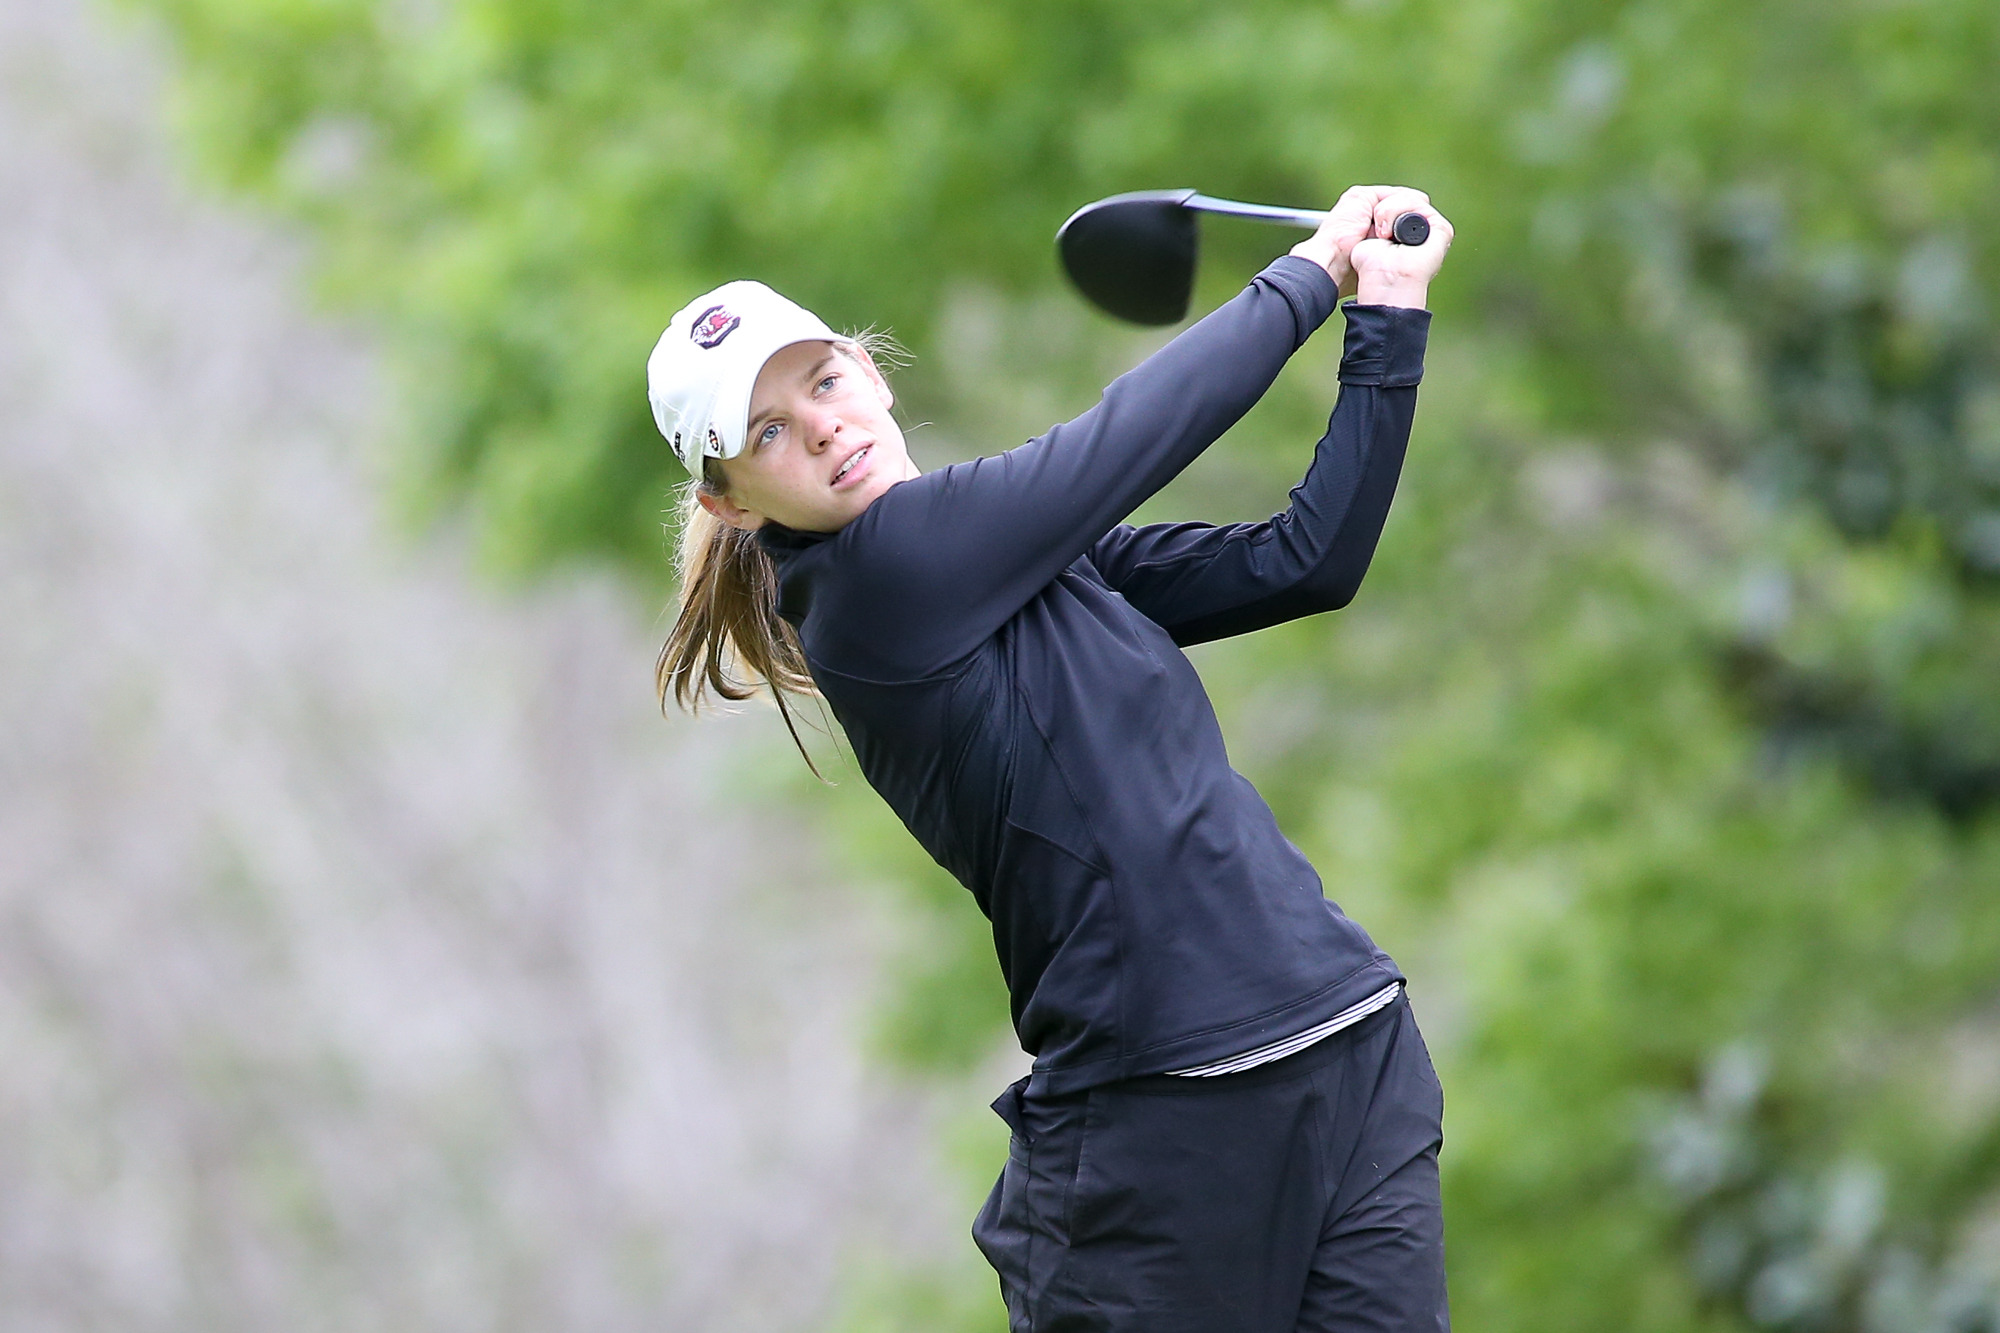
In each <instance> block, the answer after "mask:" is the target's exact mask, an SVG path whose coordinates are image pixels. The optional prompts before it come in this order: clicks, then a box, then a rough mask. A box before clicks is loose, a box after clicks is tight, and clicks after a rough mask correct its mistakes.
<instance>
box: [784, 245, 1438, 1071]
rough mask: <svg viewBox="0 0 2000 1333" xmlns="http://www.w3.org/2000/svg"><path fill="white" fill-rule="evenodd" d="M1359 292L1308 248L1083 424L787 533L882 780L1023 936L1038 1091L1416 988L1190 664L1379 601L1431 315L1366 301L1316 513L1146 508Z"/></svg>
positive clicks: (1024, 1032)
mask: <svg viewBox="0 0 2000 1333" xmlns="http://www.w3.org/2000/svg"><path fill="white" fill-rule="evenodd" d="M1337 301H1338V294H1337V292H1336V290H1335V288H1334V285H1333V282H1332V280H1331V279H1330V278H1328V276H1327V274H1326V272H1325V270H1323V269H1321V268H1320V267H1319V266H1318V265H1316V264H1312V263H1310V262H1308V261H1305V260H1299V259H1293V258H1289V257H1288V258H1284V259H1280V260H1278V261H1277V262H1276V263H1274V264H1272V265H1271V266H1270V267H1269V268H1267V269H1266V270H1265V271H1264V272H1263V273H1261V274H1259V275H1258V276H1257V278H1256V279H1255V280H1254V281H1253V282H1252V283H1251V284H1250V285H1249V287H1247V288H1245V289H1244V291H1243V292H1242V293H1241V294H1240V295H1238V296H1237V297H1236V298H1235V299H1233V300H1232V301H1230V302H1229V303H1228V304H1227V305H1225V306H1223V307H1222V308H1221V309H1219V310H1217V311H1215V312H1214V313H1213V314H1211V315H1209V316H1208V317H1207V318H1206V319H1203V320H1202V321H1201V322H1199V323H1198V324H1196V325H1194V326H1193V327H1191V328H1189V329H1188V330H1186V331H1185V332H1183V333H1182V334H1181V335H1180V336H1179V337H1177V338H1176V339H1174V341H1173V342H1172V343H1170V344H1168V345H1167V346H1166V347H1165V348H1163V349H1161V351H1159V352H1158V353H1157V354H1155V355H1154V356H1152V357H1151V358H1149V359H1148V360H1147V361H1146V362H1145V363H1144V364H1143V365H1141V366H1139V367H1138V368H1137V369H1135V370H1133V371H1132V372H1130V373H1129V374H1127V375H1124V376H1122V377H1120V378H1119V379H1118V380H1117V381H1116V382H1114V383H1113V384H1112V385H1111V386H1110V387H1109V388H1108V389H1106V390H1105V392H1104V396H1103V399H1102V400H1101V401H1100V402H1099V403H1098V404H1097V405H1096V406H1095V407H1093V408H1091V409H1090V410H1089V411H1087V412H1085V413H1084V414H1083V415H1082V416H1079V417H1078V418H1076V419H1075V420H1074V421H1071V422H1068V423H1067V424H1064V425H1060V426H1057V427H1055V428H1054V429H1052V430H1050V431H1049V432H1048V433H1047V434H1046V435H1042V436H1039V437H1037V438H1036V439H1033V440H1030V441H1029V442H1028V443H1026V444H1024V445H1022V446H1020V447H1019V448H1016V449H1012V450H1009V451H1008V452H1006V453H1004V454H999V455H995V456H993V457H989V458H979V459H974V460H973V461H971V462H967V463H959V464H956V465H953V466H951V467H946V468H942V469H940V470H938V471H935V472H930V473H926V474H925V475H923V476H920V477H916V478H913V479H912V480H909V481H906V482H903V483H901V484H899V485H897V486H894V487H892V488H890V489H889V490H888V491H887V492H885V493H884V494H883V495H882V496H881V498H879V499H877V500H876V501H875V502H874V503H873V504H872V505H870V506H869V507H868V509H867V510H865V511H864V512H863V513H862V514H861V515H860V516H859V517H857V518H856V519H854V520H853V521H852V522H851V523H849V524H848V525H847V526H846V527H845V528H843V529H841V530H840V531H839V532H838V533H833V534H817V533H801V532H794V531H790V530H788V529H783V528H778V527H772V526H767V527H765V528H764V529H762V533H761V542H762V545H763V546H764V548H765V549H766V550H767V551H769V552H770V553H771V555H772V556H773V558H774V560H775V561H776V564H777V567H778V571H779V607H780V612H781V614H782V615H783V616H784V617H785V619H786V620H788V621H790V622H791V623H792V624H793V625H794V626H796V627H797V629H798V631H799V637H800V640H801V641H802V643H803V644H804V646H805V652H806V659H807V662H808V664H809V665H810V667H811V670H812V675H813V679H814V680H815V681H816V682H817V683H818V685H819V687H820V689H821V690H822V691H823V692H824V694H825V696H826V699H827V702H828V703H829V705H830V706H831V707H832V709H833V712H834V716H835V717H837V718H838V719H839V721H840V724H841V726H842V727H843V728H844V729H845V730H846V732H847V736H848V739H849V741H850V743H851V744H852V745H853V748H854V753H855V757H856V759H857V761H858V763H859V765H860V768H861V771H862V773H863V774H864V775H866V777H867V779H868V781H869V783H870V784H871V785H873V786H874V788H875V790H876V791H878V792H879V793H881V795H882V797H883V798H884V799H885V800H887V801H888V803H889V805H890V806H891V807H892V808H893V809H894V810H895V811H896V813H897V814H898V815H900V816H901V817H902V820H903V822H904V824H905V825H907V826H908V827H909V829H910V832H911V833H913V834H915V835H916V838H917V840H918V841H919V842H921V843H922V844H923V845H924V847H925V848H926V849H927V850H929V852H930V853H931V855H932V856H934V857H936V858H937V860H938V862H939V864H941V865H943V866H944V867H945V868H946V869H947V870H949V871H950V872H951V873H952V874H953V875H955V876H956V877H957V878H958V880H959V882H960V883H962V884H964V885H965V886H966V888H968V889H970V890H971V891H972V894H973V896H974V897H975V898H976V899H977V900H978V903H979V906H980V908H981V910H983V911H984V912H985V913H986V915H987V917H988V918H989V919H990V920H991V921H992V923H993V940H994V944H995V946H996V947H997V949H998V951H999V955H1000V969H1001V972H1002V973H1003V974H1004V976H1005V978H1006V981H1007V986H1008V990H1009V992H1010V994H1011V996H1012V1001H1013V1014H1014V1026H1015V1030H1016V1032H1017V1033H1018V1035H1019V1037H1020V1040H1021V1045H1022V1046H1023V1048H1024V1049H1026V1050H1027V1051H1028V1052H1030V1053H1031V1054H1032V1055H1034V1057H1035V1065H1034V1070H1035V1072H1034V1076H1033V1082H1032V1084H1031V1087H1032V1088H1033V1090H1035V1091H1038V1092H1039V1091H1048V1092H1064V1091H1069V1090H1073V1089H1078V1088H1084V1087H1089V1086H1092V1085H1094V1084H1097V1083H1102V1082H1107V1081H1110V1080H1113V1079H1118V1078H1126V1077H1130V1076H1134V1075H1139V1074H1149V1073H1158V1072H1161V1071H1164V1070H1169V1069H1179V1068H1186V1067H1190V1066H1194V1065H1199V1064H1202V1063H1206V1062H1208V1061H1212V1060H1216V1059H1220V1058H1223V1057H1226V1056H1230V1055H1234V1054H1237V1053H1240V1052H1243V1051H1246V1050H1250V1049H1252V1048H1254V1047H1257V1046H1259V1045H1262V1044H1264V1043H1266V1042H1269V1041H1273V1040H1276V1039H1278V1038H1280V1037H1284V1036H1288V1035H1291V1034H1292V1033H1295V1032H1299V1031H1302V1030H1304V1029H1305V1028H1308V1027H1311V1026H1313V1025H1314V1024H1317V1023H1320V1022H1323V1021H1325V1020H1327V1019H1329V1018H1331V1017H1332V1016H1333V1015H1335V1014H1337V1013H1338V1012H1340V1011H1341V1010H1342V1009H1344V1008H1346V1007H1347V1006H1348V1005H1350V1004H1352V1003H1354V1002H1355V1001H1356V1000H1358V999H1361V998H1363V997H1365V996H1367V995H1369V994H1372V993H1373V992H1374V991H1376V990H1379V989H1380V988H1381V987H1383V986H1385V985H1387V984H1388V983H1389V982H1391V981H1396V980H1400V979H1401V974H1400V973H1399V972H1398V971H1397V969H1396V966H1395V964H1394V963H1393V962H1391V961H1390V959H1389V958H1388V956H1387V955H1386V954H1384V953H1383V952H1382V951H1381V950H1380V949H1378V948H1376V947H1375V945H1374V943H1373V942H1372V941H1370V940H1369V938H1368V936H1367V935H1366V934H1365V933H1364V932H1363V931H1362V930H1361V928H1360V927H1359V926H1357V925H1355V924H1354V923H1353V922H1351V921H1349V920H1348V919H1347V918H1346V917H1345V916H1344V915H1342V914H1341V912H1340V910H1339V908H1338V907H1336V906H1335V905H1334V904H1332V903H1331V902H1329V901H1327V899H1326V898H1325V896H1324V894H1323V892H1322V890H1321V887H1320V882H1319V877H1318V875H1316V874H1315V873H1314V871H1313V868H1312V866H1311V865H1310V864H1309V863H1308V862H1307V861H1306V859H1305V857H1304V856H1303V855H1301V854H1300V853H1299V851H1298V849H1297V848H1295V847H1293V846H1292V844H1291V843H1290V842H1288V841H1287V840H1286V839H1285V837H1284V835H1283V834H1281V833H1280V832H1279V831H1278V826H1277V821H1276V819H1275V818H1274V817H1273V816H1272V814H1271V811H1270V808H1269V807H1268V806H1267V805H1265V803H1264V801H1263V799H1262V798H1261V797H1260V796H1258V794H1257V792H1256V790H1255V789H1254V788H1253V787H1252V786H1251V785H1250V783H1249V782H1247V781H1246V780H1245V779H1244V778H1243V777H1241V776H1240V775H1239V774H1237V773H1236V772H1235V771H1234V770H1233V769H1232V768H1231V767H1230V766H1229V759H1228V755H1227V754H1226V752H1225V751H1224V748H1223V740H1222V733H1221V730H1220V728H1219V727H1218V725H1217V723H1216V719H1215V714H1214V711H1213V709H1212V708H1211V706H1210V704H1209V701H1208V696H1207V693H1206V692H1205V691H1204V690H1203V688H1202V684H1201V680H1200V678H1199V677H1198V676H1197V675H1196V674H1195V670H1194V668H1193V666H1192V665H1191V664H1190V663H1189V662H1188V660H1187V658H1186V657H1185V656H1184V655H1183V654H1182V652H1181V651H1180V649H1181V647H1182V646H1183V645H1186V644H1191V643H1197V642H1201V641H1204V640H1208V639H1215V638H1220V637H1222V636H1225V635H1231V634H1241V633H1245V632H1247V631H1249V630H1254V629H1258V628H1261V627H1263V626H1266V625H1273V624H1277V623H1279V622H1280V621H1284V620H1289V619H1292V618H1294V617H1297V616H1302V615H1308V614H1311V613H1313V612H1316V611H1324V610H1330V609H1333V608H1336V607H1340V606H1343V605H1345V604H1346V603H1347V602H1348V600H1349V599H1350V598H1351V597H1352V596H1353V595H1354V591H1355V588H1356V586H1357V585H1358V584H1359V582H1360V579H1361V576H1362V574H1363V573H1364V572H1365V571H1366V569H1367V566H1368V562H1369V559H1370V557H1371V556H1372V554H1373V552H1374V548H1375V542H1376V538H1377V536H1378V535H1379V534H1380V532H1381V528H1382V523H1383V520H1384V519H1385V517H1386V516H1387V513H1388V509H1389V501H1390V497H1391V495H1392V494H1393V492H1394V490H1395V485H1396V479H1397V476H1398V474H1399V473H1400V471H1401V467H1402V459H1403V452H1404V447H1405V445H1406V443H1407V441H1408V438H1409V430H1410V422H1411V418H1412V415H1413V413H1414V411H1415V408H1416V387H1415V386H1416V384H1417V381H1418V380H1419V379H1420V378H1421V376H1422V372H1423V351H1424V343H1425V337H1426V334H1427V332H1428V329H1429V322H1430V317H1429V315H1428V314H1427V313H1426V312H1424V311H1420V310H1403V309H1393V308H1388V307H1371V306H1350V307H1348V310H1347V345H1346V354H1345V357H1344V359H1343V360H1342V363H1341V372H1340V377H1341V383H1342V386H1343V387H1342V391H1341V395H1340V400H1339V403H1338V405H1337V406H1336V407H1335V409H1334V412H1333V416H1332V419H1331V421H1330V422H1329V425H1328V429H1327V433H1326V435H1325V437H1324V438H1323V439H1322V440H1321V441H1320V443H1319V446H1318V449H1317V450H1316V452H1315V453H1314V456H1313V462H1312V467H1311V469H1310V471H1309V472H1308V473H1307V475H1306V478H1305V480H1304V481H1303V482H1301V483H1300V484H1299V486H1298V487H1297V489H1295V490H1294V491H1293V492H1292V496H1291V507H1290V508H1289V509H1287V510H1286V511H1285V512H1284V513H1282V514H1280V515H1278V516H1277V517H1275V518H1273V519H1270V520H1269V521H1267V522H1263V523H1241V524H1234V525H1229V526H1220V527H1217V526H1210V525H1206V524H1198V523H1176V524H1159V525H1153V526H1148V527H1137V528H1135V527H1131V526H1128V525H1124V524H1123V523H1122V520H1123V519H1124V518H1125V517H1126V515H1127V514H1129V513H1130V512H1131V511H1132V509H1133V508H1134V507H1135V506H1136V505H1138V504H1139V502H1140V501H1142V500H1144V499H1145V498H1146V497H1147V496H1149V495H1151V494H1152V493H1153V492H1154V491H1156V490H1158V489H1159V488H1160V487H1161V486H1163V485H1165V484H1166V483H1167V481H1168V480H1170V479H1171V478H1172V477H1173V476H1174V475H1175V474H1176V473H1177V472H1179V471H1180V470H1181V469H1182V468H1183V467H1185V466H1187V464H1188V463H1189V462H1191V461H1192V460H1193V459H1194V458H1195V457H1196V456H1197V455H1198V454H1199V453H1200V452H1201V451H1202V450H1203V449H1204V448H1206V447H1207V446H1208V445H1209V444H1210V443H1211V442H1212V441H1214V440H1215V439H1216V437H1217V436H1219V435H1221V434H1222V432H1223V431H1225V430H1227V429H1228V428H1229V426H1230V425H1231V424H1233V423H1234V422H1235V421H1236V420H1237V419H1238V418H1239V417H1241V416H1242V415H1243V413H1244V412H1246V411H1247V410H1249V408H1250V407H1251V405H1252V404H1254V403H1255V402H1256V401H1257V399H1258V398H1259V397H1261V396H1262V395H1263V393H1264V391H1265V390H1266V389H1267V388H1268V387H1269V386H1270V384H1271V381H1272V380H1273V379H1274V378H1276V376H1277V374H1278V371H1279V369H1280V368H1281V367H1282V366H1283V365H1284V363H1285V361H1286V359H1287V358H1289V357H1290V356H1291V355H1292V353H1293V352H1294V351H1296V350H1297V349H1298V347H1299V346H1300V345H1301V344H1303V343H1304V342H1305V340H1306V338H1307V336H1308V335H1310V334H1311V333H1312V332H1313V330H1314V329H1316V328H1318V327H1319V325H1320V324H1321V323H1323V322H1324V321H1325V319H1326V318H1327V316H1328V315H1329V314H1331V313H1332V311H1333V308H1334V306H1335V305H1336V304H1337Z"/></svg>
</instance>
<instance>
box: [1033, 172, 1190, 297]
mask: <svg viewBox="0 0 2000 1333" xmlns="http://www.w3.org/2000/svg"><path fill="white" fill-rule="evenodd" d="M1194 195H1195V192H1194V191H1193V190H1138V191H1135V192H1133V193H1131V194H1115V195H1112V196H1111V197H1110V198H1109V199H1100V200H1098V201H1097V202H1096V203H1094V204H1085V205H1084V206H1083V207H1082V208H1079V209H1077V210H1076V212H1074V213H1072V214H1071V215H1070V218H1069V221H1067V222H1065V223H1063V224H1062V229H1061V230H1060V231H1058V232H1057V233H1056V253H1057V254H1058V255H1059V256H1060V257H1061V259H1062V266H1063V271H1064V272H1066V273H1068V274H1069V279H1070V281H1071V282H1073V283H1075V284H1076V287H1077V290H1078V291H1080V292H1082V293H1083V294H1084V295H1085V296H1086V297H1088V298H1089V299H1090V300H1091V302H1092V303H1093V304H1095V305H1096V306H1097V307H1098V308H1099V309H1101V310H1103V311H1105V312H1106V313H1107V314H1110V315H1113V316H1116V317H1117V318H1119V319H1123V320H1129V321H1130V322H1132V323H1134V324H1178V323H1180V322H1181V321H1182V320H1183V319H1186V318H1187V309H1188V299H1189V297H1190V296H1191V295H1192V294H1193V292H1194V268H1195V260H1196V258H1197V256H1198V254H1199V252H1200V248H1201V237H1200V234H1199V232H1198V231H1197V230H1196V227H1195V216H1194V211H1193V210H1192V209H1190V208H1188V207H1187V206H1186V205H1187V201H1188V200H1190V199H1192V198H1193V197H1194Z"/></svg>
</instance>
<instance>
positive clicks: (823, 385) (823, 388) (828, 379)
mask: <svg viewBox="0 0 2000 1333" xmlns="http://www.w3.org/2000/svg"><path fill="white" fill-rule="evenodd" d="M839 379H840V376H839V375H837V374H836V375H828V376H827V377H826V378H825V379H823V380H821V381H820V382H819V391H820V392H821V393H825V392H826V386H827V385H829V384H834V383H837V382H838V381H839Z"/></svg>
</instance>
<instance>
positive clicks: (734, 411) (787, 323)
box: [646, 281, 845, 478]
mask: <svg viewBox="0 0 2000 1333" xmlns="http://www.w3.org/2000/svg"><path fill="white" fill-rule="evenodd" d="M820 341H824V342H843V341H845V339H843V338H841V337H840V335H839V334H837V333H835V332H834V331H833V330H832V329H830V328H828V327H827V326H826V323H825V322H824V321H823V320H821V319H820V317H819V316H818V315H815V314H814V313H813V312H812V311H810V310H807V309H806V308H805V307H803V306H801V305H798V304H796V303H794V302H792V301H788V300H786V299H785V298H784V297H782V296H780V295H778V294H777V293H776V292H774V291H772V290H771V289H770V288H769V287H766V286H765V285H764V284H763V283H761V282H750V281H741V282H725V283H723V284H722V286H720V287H717V288H716V289H715V290H714V291H712V292H708V293H705V294H703V295H701V296H697V297H695V298H694V300H692V301H690V302H688V303H687V304H686V305H685V306H682V307H681V309H680V312H679V313H678V314H676V315H675V316H674V318H673V321H672V322H671V323H669V324H668V325H667V331H666V332H665V333H663V334H661V335H660V341H659V342H658V343H656V344H654V346H653V354H652V356H650V357H648V358H647V359H646V396H647V397H648V398H650V399H651V400H652V403H653V422H654V424H655V425H657V426H659V428H660V434H662V435H664V436H666V438H667V443H669V444H671V445H673V447H674V453H675V454H676V455H678V456H679V458H680V460H681V463H682V464H683V465H684V466H685V467H686V468H687V470H688V472H689V474H690V475H692V476H695V477H697V478H698V477H700V476H701V460H702V459H703V458H704V457H706V458H734V457H736V455H738V454H740V453H742V452H743V435H744V430H745V428H746V427H747V425H748V424H749V417H750V391H751V390H752V389H753V388H755V387H756V384H757V372H759V371H761V370H762V369H763V368H764V363H765V362H766V361H768V360H770V359H771V356H772V354H773V353H775V352H779V351H782V350H783V349H784V348H787V347H790V346H791V345H792V344H793V343H802V342H820Z"/></svg>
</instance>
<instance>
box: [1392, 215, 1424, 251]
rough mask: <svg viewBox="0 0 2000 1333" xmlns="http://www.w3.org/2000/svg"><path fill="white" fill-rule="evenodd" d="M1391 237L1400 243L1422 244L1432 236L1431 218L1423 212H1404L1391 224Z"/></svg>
mask: <svg viewBox="0 0 2000 1333" xmlns="http://www.w3.org/2000/svg"><path fill="white" fill-rule="evenodd" d="M1389 237H1390V239H1391V240H1393V241H1395V242H1396V244H1398V245H1422V244H1423V243H1424V242H1425V241H1428V240H1429V239H1430V238H1431V220H1430V219H1429V218H1427V217H1425V216H1424V215H1423V214H1422V213H1402V214H1399V215H1397V218H1396V220H1395V221H1394V222H1393V223H1391V224H1390V226H1389Z"/></svg>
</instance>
